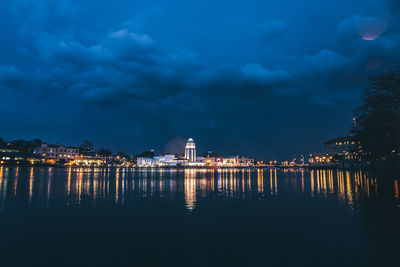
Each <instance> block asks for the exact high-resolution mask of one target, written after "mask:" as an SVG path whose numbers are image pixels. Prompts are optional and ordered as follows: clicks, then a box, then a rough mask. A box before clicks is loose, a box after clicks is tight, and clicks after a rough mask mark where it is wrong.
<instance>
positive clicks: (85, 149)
mask: <svg viewBox="0 0 400 267" xmlns="http://www.w3.org/2000/svg"><path fill="white" fill-rule="evenodd" d="M80 150H81V153H82V154H83V155H88V154H91V153H92V151H93V143H92V142H90V141H88V140H85V141H83V143H82V144H81V146H80Z"/></svg>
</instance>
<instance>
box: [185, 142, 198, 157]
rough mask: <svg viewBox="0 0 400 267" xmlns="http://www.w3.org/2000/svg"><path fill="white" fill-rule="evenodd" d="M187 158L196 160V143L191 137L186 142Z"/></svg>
mask: <svg viewBox="0 0 400 267" xmlns="http://www.w3.org/2000/svg"><path fill="white" fill-rule="evenodd" d="M185 158H186V159H187V160H189V161H196V145H195V144H194V141H193V139H192V138H189V140H188V141H187V143H186V147H185Z"/></svg>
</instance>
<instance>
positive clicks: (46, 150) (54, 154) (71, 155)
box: [33, 143, 79, 161]
mask: <svg viewBox="0 0 400 267" xmlns="http://www.w3.org/2000/svg"><path fill="white" fill-rule="evenodd" d="M33 153H34V154H35V155H38V156H40V157H42V158H43V159H45V160H50V161H58V160H66V161H71V160H75V159H76V158H77V157H78V156H79V148H77V147H69V146H62V145H48V144H46V143H42V144H41V145H40V146H39V147H36V148H35V149H34V151H33Z"/></svg>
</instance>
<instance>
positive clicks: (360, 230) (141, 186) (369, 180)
mask: <svg viewBox="0 0 400 267" xmlns="http://www.w3.org/2000/svg"><path fill="white" fill-rule="evenodd" d="M399 186H400V175H396V174H393V173H368V172H363V171H355V172H352V171H341V170H312V171H307V170H302V169H298V170H295V169H285V170H279V169H274V168H271V169H216V170H214V169H173V168H171V169H157V168H150V169H145V168H144V169H125V168H90V169H89V168H87V169H85V168H83V169H82V168H34V167H33V168H8V167H0V224H1V225H0V229H1V230H0V234H1V237H2V242H1V250H0V251H1V253H2V259H3V262H12V263H16V264H17V263H21V264H32V265H33V266H35V265H38V264H39V263H40V264H46V263H47V264H49V265H63V264H65V265H77V264H78V265H80V264H89V265H99V264H105V265H106V264H129V265H135V264H138V265H142V266H143V265H144V263H145V265H159V264H167V263H168V264H175V263H180V264H184V265H186V266H187V265H212V264H222V265H228V264H230V265H232V264H233V265H235V264H243V265H245V264H253V263H254V264H256V263H257V264H261V265H269V264H270V265H273V266H276V265H289V264H304V265H319V266H320V265H324V266H326V265H336V266H349V265H353V266H354V265H356V266H360V265H364V266H365V265H367V266H377V265H381V266H382V265H389V264H390V265H391V264H395V263H396V262H395V261H396V260H397V259H396V258H395V257H394V255H395V253H396V252H397V251H398V249H399V237H400V235H399V232H400V230H399V227H398V225H399V223H400V197H399ZM77 258H79V260H76V259H77ZM140 263H141V264H140ZM7 266H8V265H7Z"/></svg>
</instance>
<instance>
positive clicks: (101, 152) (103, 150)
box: [98, 148, 112, 157]
mask: <svg viewBox="0 0 400 267" xmlns="http://www.w3.org/2000/svg"><path fill="white" fill-rule="evenodd" d="M98 154H99V155H101V156H105V157H109V156H111V155H112V150H111V149H108V148H100V149H99V152H98Z"/></svg>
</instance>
